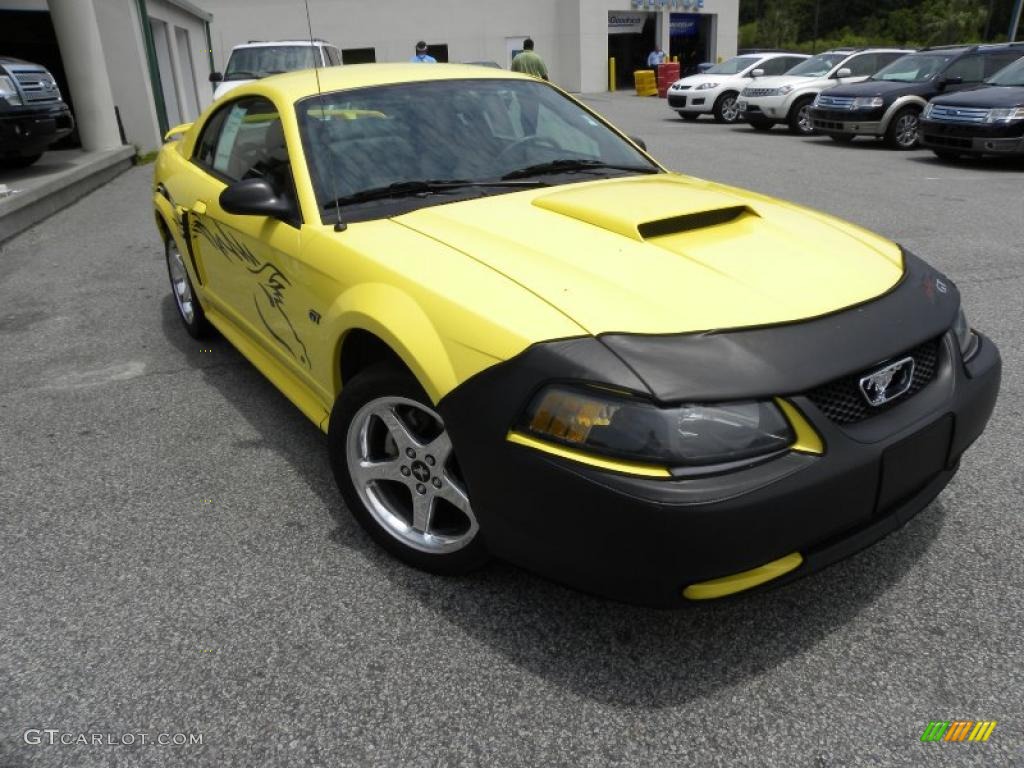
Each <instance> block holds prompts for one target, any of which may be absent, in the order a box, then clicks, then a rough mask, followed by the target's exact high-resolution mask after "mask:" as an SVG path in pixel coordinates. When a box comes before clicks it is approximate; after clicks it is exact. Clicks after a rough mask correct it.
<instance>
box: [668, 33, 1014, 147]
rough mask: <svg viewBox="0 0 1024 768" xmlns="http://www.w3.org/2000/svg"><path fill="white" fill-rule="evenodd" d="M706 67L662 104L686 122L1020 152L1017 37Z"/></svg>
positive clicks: (775, 56)
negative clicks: (707, 120) (705, 119)
mask: <svg viewBox="0 0 1024 768" xmlns="http://www.w3.org/2000/svg"><path fill="white" fill-rule="evenodd" d="M783 67H788V68H786V69H784V70H783V71H781V72H780V71H779V70H780V69H782V68H783ZM714 69H715V70H717V72H714V73H713V71H712V70H709V71H708V72H707V73H705V74H703V75H694V76H691V77H687V78H683V79H681V80H679V81H677V82H676V83H674V84H673V85H672V86H671V87H670V89H669V93H668V104H669V107H670V108H672V109H674V110H675V111H676V112H678V113H679V115H680V116H681V117H682V118H683V119H685V120H695V119H697V118H698V117H700V115H702V114H707V113H710V114H711V115H712V116H713V117H714V118H715V120H716V121H718V122H722V123H737V122H741V121H742V122H746V123H747V124H748V125H750V127H751V128H753V129H755V130H770V129H771V128H772V127H773V126H775V125H777V124H784V125H786V126H788V127H789V130H790V131H792V132H793V133H796V134H798V135H804V136H810V135H814V134H824V135H827V136H829V137H831V138H832V139H833V140H834V141H837V142H840V143H847V142H850V141H853V140H854V139H855V138H857V137H858V136H871V137H874V138H877V139H882V140H884V141H885V143H886V144H887V145H888V146H890V147H892V148H893V149H912V148H914V147H917V146H919V145H923V146H925V147H928V148H930V149H932V150H933V151H934V152H935V154H936V155H938V156H939V157H941V158H943V159H956V158H958V157H960V156H961V155H966V154H973V155H982V154H998V155H1014V154H1017V155H1024V43H1005V44H995V45H957V46H942V47H933V48H924V49H921V50H919V51H909V50H903V49H896V48H866V49H837V50H832V51H825V52H824V53H820V54H817V55H816V56H811V57H807V56H803V55H801V54H795V53H767V54H758V55H744V56H736V57H734V58H732V59H729V60H728V61H725V62H723V63H722V64H719V65H717V66H716V67H715V68H714Z"/></svg>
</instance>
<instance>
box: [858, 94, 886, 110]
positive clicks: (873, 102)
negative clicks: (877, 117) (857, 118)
mask: <svg viewBox="0 0 1024 768" xmlns="http://www.w3.org/2000/svg"><path fill="white" fill-rule="evenodd" d="M882 103H883V102H882V97H881V96H859V97H857V98H856V99H854V100H853V109H876V108H878V107H880V106H882Z"/></svg>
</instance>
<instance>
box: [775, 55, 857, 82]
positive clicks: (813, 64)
mask: <svg viewBox="0 0 1024 768" xmlns="http://www.w3.org/2000/svg"><path fill="white" fill-rule="evenodd" d="M849 55H850V54H848V53H821V54H818V55H817V56H812V57H811V58H809V59H807V61H802V62H800V63H799V64H797V65H796V66H795V67H793V68H792V69H791V70H789V72H787V73H786V77H789V76H790V75H797V76H798V77H824V76H825V75H827V74H828V73H829V72H831V71H832V68H833V67H834V66H835V65H836V64H838V63H839V62H841V61H842V60H843V59H845V58H846V57H847V56H849Z"/></svg>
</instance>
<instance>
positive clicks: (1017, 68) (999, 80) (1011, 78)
mask: <svg viewBox="0 0 1024 768" xmlns="http://www.w3.org/2000/svg"><path fill="white" fill-rule="evenodd" d="M985 82H986V83H987V84H988V85H1016V86H1024V59H1018V60H1017V61H1015V62H1014V63H1013V64H1011V65H1010V66H1008V67H1003V68H1002V69H1000V70H999V71H998V72H996V73H995V74H994V75H992V77H990V78H989V79H988V80H986V81H985Z"/></svg>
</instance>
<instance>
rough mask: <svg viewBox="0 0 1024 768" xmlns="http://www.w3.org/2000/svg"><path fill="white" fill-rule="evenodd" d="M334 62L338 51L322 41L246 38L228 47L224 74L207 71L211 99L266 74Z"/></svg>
mask: <svg viewBox="0 0 1024 768" xmlns="http://www.w3.org/2000/svg"><path fill="white" fill-rule="evenodd" d="M337 64H341V51H339V50H338V49H337V48H335V47H334V46H333V45H331V44H330V43H328V42H326V41H324V40H271V41H268V42H264V41H262V40H250V41H249V42H248V43H245V44H244V45H236V46H235V47H234V48H232V49H231V57H230V58H229V59H228V65H227V67H226V68H225V69H224V74H221V73H220V72H211V73H210V82H211V83H216V84H217V87H216V88H215V89H214V91H213V98H215V99H219V98H220V97H221V96H223V95H224V94H225V93H227V92H228V91H230V90H232V89H233V88H237V87H238V86H240V85H245V84H246V83H251V82H252V81H253V80H258V79H260V78H261V77H266V76H267V75H278V74H280V73H282V72H292V71H294V70H296V69H311V68H312V67H333V66H335V65H337Z"/></svg>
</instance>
